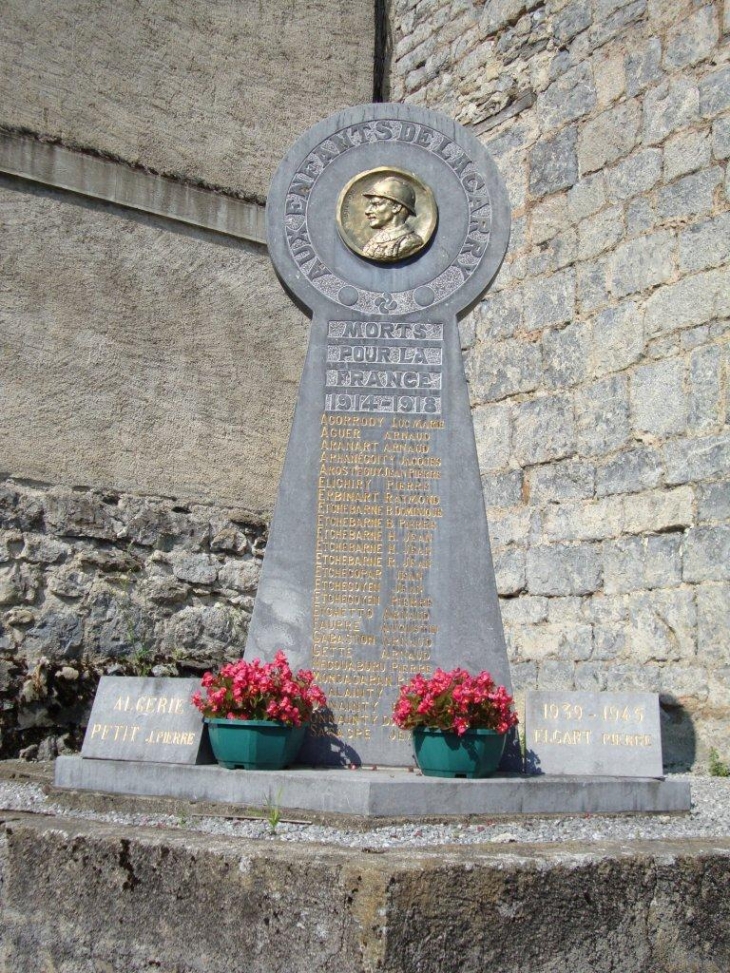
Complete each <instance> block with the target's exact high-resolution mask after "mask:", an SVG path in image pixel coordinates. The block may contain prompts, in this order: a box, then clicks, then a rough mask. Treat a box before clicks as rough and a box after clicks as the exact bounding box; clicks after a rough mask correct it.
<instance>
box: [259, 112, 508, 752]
mask: <svg viewBox="0 0 730 973" xmlns="http://www.w3.org/2000/svg"><path fill="white" fill-rule="evenodd" d="M267 221H268V234H269V252H270V255H271V259H272V261H273V262H274V265H275V268H276V270H277V273H278V275H279V277H280V279H281V281H282V282H283V284H284V286H285V287H286V288H287V289H288V290H289V292H290V294H291V296H292V298H293V299H294V300H295V301H296V302H297V303H298V304H299V306H300V307H302V308H303V309H304V310H305V311H306V312H307V313H309V314H310V315H311V317H312V326H311V333H310V341H309V349H308V353H307V359H306V363H305V366H304V373H303V377H302V381H301V386H300V392H299V399H298V403H297V409H296V414H295V417H294V423H293V428H292V433H291V437H290V441H289V447H288V450H287V455H286V460H285V464H284V470H283V474H282V479H281V484H280V488H279V495H278V499H277V504H276V509H275V513H274V519H273V523H272V528H271V534H270V540H269V544H268V547H267V551H266V558H265V560H264V567H263V573H262V577H261V583H260V586H259V590H258V596H257V599H256V605H255V609H254V614H253V619H252V622H251V628H250V633H249V640H248V644H247V648H246V655H247V657H250V658H253V657H256V656H258V657H260V658H264V659H271V658H272V657H273V655H274V653H275V652H276V650H277V649H283V650H284V651H285V652H286V653H287V655H288V656H289V658H290V660H291V662H292V664H293V665H294V666H297V667H298V666H307V667H311V668H312V669H313V670H314V671H315V674H316V677H317V681H318V682H319V683H320V684H321V685H322V687H323V688H324V690H325V692H326V693H327V696H328V698H329V701H330V704H331V713H330V714H329V720H328V722H323V723H321V724H320V725H318V726H317V727H315V728H314V730H313V732H312V733H311V734H310V735H309V737H308V739H307V742H306V743H305V747H304V750H303V753H302V758H301V759H302V762H305V763H313V764H343V763H354V764H360V763H367V764H382V765H391V766H397V765H406V764H410V763H411V762H412V753H411V745H410V734H407V733H402V732H401V731H399V730H398V729H397V728H396V727H394V726H393V725H392V722H391V713H392V708H393V704H394V702H395V699H396V696H397V692H398V687H399V686H400V684H401V683H402V682H404V681H406V680H407V679H408V678H410V677H411V676H412V675H413V674H415V673H417V672H424V673H427V672H430V671H432V670H433V669H435V668H436V667H437V666H441V667H442V668H449V669H450V668H453V667H454V666H456V665H460V666H463V667H464V668H466V669H469V670H470V671H473V672H476V671H479V670H482V669H488V670H489V671H490V672H491V673H492V675H493V676H494V678H495V679H496V680H497V681H498V682H501V683H504V684H506V685H507V686H508V687H509V686H510V676H509V668H508V664H507V655H506V650H505V643H504V635H503V632H502V624H501V619H500V614H499V606H498V601H497V592H496V588H495V583H494V571H493V567H492V560H491V554H490V548H489V539H488V534H487V522H486V516H485V509H484V499H483V495H482V488H481V481H480V477H479V468H478V464H477V453H476V446H475V441H474V432H473V427H472V422H471V414H470V408H469V396H468V392H467V386H466V380H465V377H464V369H463V365H462V358H461V348H460V343H459V333H458V328H457V317H458V316H461V315H463V314H465V313H466V312H467V310H469V309H470V307H471V306H473V304H474V303H476V301H478V300H479V298H480V297H481V296H482V295H483V293H484V292H485V290H486V289H487V287H488V286H489V284H490V283H491V281H492V279H493V278H494V276H495V275H496V273H497V271H498V269H499V266H500V264H501V262H502V260H503V258H504V254H505V251H506V248H507V242H508V239H509V228H510V216H509V205H508V201H507V196H506V192H505V189H504V185H503V183H502V180H501V178H500V176H499V174H498V172H497V170H496V168H495V166H494V164H493V162H492V160H491V159H490V157H489V155H488V154H487V152H486V151H485V149H484V147H483V146H482V145H481V144H480V143H479V142H478V141H477V140H476V139H475V138H473V137H472V136H471V135H470V134H469V133H467V132H466V131H465V130H464V129H462V128H461V127H460V126H459V125H457V124H456V123H455V122H454V121H453V120H452V119H449V118H446V117H444V116H443V115H439V114H437V113H435V112H431V111H427V110H425V109H421V108H415V107H410V106H405V105H388V104H385V105H365V106H361V107H359V108H353V109H349V110H347V111H344V112H341V113H340V114H338V115H336V116H333V117H332V118H330V119H327V120H326V121H324V122H321V123H320V124H318V125H316V126H315V127H314V128H313V129H311V130H310V131H309V132H307V133H306V134H305V135H304V136H303V137H302V138H301V139H300V140H299V141H298V142H297V143H296V145H295V146H294V147H293V148H292V150H291V151H290V152H289V154H288V155H287V156H286V158H285V159H284V161H283V162H282V164H281V166H280V167H279V169H278V171H277V173H276V175H275V177H274V180H273V182H272V185H271V190H270V193H269V197H268V206H267Z"/></svg>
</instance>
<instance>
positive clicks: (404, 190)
mask: <svg viewBox="0 0 730 973" xmlns="http://www.w3.org/2000/svg"><path fill="white" fill-rule="evenodd" d="M363 196H364V197H365V199H366V204H365V216H366V217H367V221H368V223H369V224H370V226H371V227H372V228H373V229H374V230H375V233H373V235H372V236H371V237H370V239H369V240H368V242H367V243H366V244H365V246H364V247H363V255H364V256H366V257H370V258H371V259H372V260H400V259H402V258H403V257H408V256H410V255H411V254H412V253H415V252H416V251H417V250H420V249H421V247H422V246H423V240H422V239H421V238H420V236H419V235H418V234H417V233H414V232H413V230H411V228H410V227H409V225H408V219H409V217H411V216H415V215H416V193H415V191H414V190H413V187H412V186H409V185H408V183H407V182H406V181H405V180H404V179H400V178H399V177H398V176H386V178H385V179H380V180H378V182H376V183H375V185H374V186H373V187H372V189H371V190H370V192H367V193H363Z"/></svg>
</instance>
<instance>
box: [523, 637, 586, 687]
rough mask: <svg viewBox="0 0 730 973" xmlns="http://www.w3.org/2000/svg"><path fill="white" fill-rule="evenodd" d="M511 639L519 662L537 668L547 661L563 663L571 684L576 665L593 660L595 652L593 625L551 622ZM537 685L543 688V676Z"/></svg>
mask: <svg viewBox="0 0 730 973" xmlns="http://www.w3.org/2000/svg"><path fill="white" fill-rule="evenodd" d="M511 635H512V641H513V645H514V646H515V649H516V651H517V652H518V654H519V658H520V659H523V660H525V661H528V662H537V663H538V664H540V663H542V662H544V661H545V660H546V659H560V660H562V662H563V665H564V666H565V667H566V669H567V670H568V671H569V672H570V673H571V681H572V669H573V664H574V662H575V661H577V660H584V659H588V658H590V656H591V651H592V649H593V630H592V628H591V626H590V625H580V624H570V623H563V624H550V623H549V622H548V623H545V624H542V625H537V626H525V627H524V628H515V629H514V630H513V631H512V633H511ZM540 670H542V667H540ZM538 684H539V685H542V682H541V679H540V674H539V675H538Z"/></svg>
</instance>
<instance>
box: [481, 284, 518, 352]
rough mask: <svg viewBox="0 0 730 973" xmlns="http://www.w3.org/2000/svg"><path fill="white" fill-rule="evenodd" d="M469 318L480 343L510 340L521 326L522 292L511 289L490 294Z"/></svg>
mask: <svg viewBox="0 0 730 973" xmlns="http://www.w3.org/2000/svg"><path fill="white" fill-rule="evenodd" d="M470 317H471V318H473V320H474V321H475V323H476V333H477V336H478V337H479V338H480V339H481V340H482V341H486V340H490V341H499V340H501V339H503V338H511V337H512V335H513V334H514V333H515V331H517V330H518V328H519V327H520V325H521V324H522V290H521V289H520V288H519V287H511V288H509V289H507V290H503V291H493V292H491V293H490V294H488V295H487V297H486V299H485V300H484V301H482V302H481V304H479V305H477V307H476V308H475V309H474V311H473V312H472V314H471V315H470Z"/></svg>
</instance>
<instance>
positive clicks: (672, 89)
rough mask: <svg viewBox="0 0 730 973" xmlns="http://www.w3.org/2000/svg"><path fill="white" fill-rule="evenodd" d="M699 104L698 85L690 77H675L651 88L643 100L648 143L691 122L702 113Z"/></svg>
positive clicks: (645, 138)
mask: <svg viewBox="0 0 730 973" xmlns="http://www.w3.org/2000/svg"><path fill="white" fill-rule="evenodd" d="M699 104H700V96H699V91H698V89H697V85H696V84H695V83H694V82H693V81H691V80H690V79H689V78H683V77H678V78H674V79H671V80H667V81H663V82H662V83H661V84H660V85H658V86H657V87H656V88H651V89H650V90H649V91H648V92H647V94H646V98H645V101H644V132H643V140H644V142H645V144H647V145H656V143H657V142H662V141H664V139H665V138H666V137H667V136H668V135H671V134H672V132H676V131H678V130H679V129H680V128H686V127H687V126H689V125H691V124H692V122H694V121H696V120H697V118H698V116H699Z"/></svg>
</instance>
